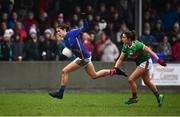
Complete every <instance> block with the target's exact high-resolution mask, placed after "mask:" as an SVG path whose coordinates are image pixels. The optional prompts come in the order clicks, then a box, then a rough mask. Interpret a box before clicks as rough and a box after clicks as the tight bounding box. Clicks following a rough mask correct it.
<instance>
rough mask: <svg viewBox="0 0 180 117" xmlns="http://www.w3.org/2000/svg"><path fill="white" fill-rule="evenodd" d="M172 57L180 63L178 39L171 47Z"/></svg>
mask: <svg viewBox="0 0 180 117" xmlns="http://www.w3.org/2000/svg"><path fill="white" fill-rule="evenodd" d="M172 57H173V59H174V60H175V61H176V62H180V39H178V40H176V41H175V42H174V43H173V45H172Z"/></svg>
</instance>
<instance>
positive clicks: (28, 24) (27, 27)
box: [22, 11, 39, 32]
mask: <svg viewBox="0 0 180 117" xmlns="http://www.w3.org/2000/svg"><path fill="white" fill-rule="evenodd" d="M22 22H23V24H24V26H25V30H26V32H28V31H29V30H30V28H31V26H32V25H33V24H35V25H36V26H37V27H38V26H39V24H38V21H37V20H36V19H35V17H34V13H33V12H32V11H31V12H29V14H28V18H26V19H23V20H22Z"/></svg>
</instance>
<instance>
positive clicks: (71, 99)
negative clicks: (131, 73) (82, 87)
mask: <svg viewBox="0 0 180 117" xmlns="http://www.w3.org/2000/svg"><path fill="white" fill-rule="evenodd" d="M129 97H130V93H92V92H90V93H85V92H66V93H65V96H64V99H63V100H59V99H54V98H51V97H50V96H49V95H48V93H45V92H36V93H0V115H8V116H10V115H25V116H34V115H37V116H40V115H47V116H55V115H59V116H61V115H63V116H71V115H73V116H95V115H96V116H131V115H134V116H139V115H144V116H170V115H174V116H180V100H179V99H180V94H175V93H174V94H171V93H167V94H165V99H164V103H163V106H162V107H161V108H159V107H158V106H157V102H156V99H155V97H154V95H153V94H152V93H139V102H138V103H136V104H133V105H125V104H124V101H125V100H126V99H127V98H129Z"/></svg>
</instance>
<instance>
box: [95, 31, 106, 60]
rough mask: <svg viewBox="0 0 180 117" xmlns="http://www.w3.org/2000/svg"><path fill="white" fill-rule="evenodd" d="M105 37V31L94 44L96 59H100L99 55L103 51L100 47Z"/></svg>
mask: <svg viewBox="0 0 180 117" xmlns="http://www.w3.org/2000/svg"><path fill="white" fill-rule="evenodd" d="M106 39H107V34H106V33H105V32H102V34H101V38H100V40H99V41H98V42H97V43H96V44H95V52H96V56H95V59H96V60H101V56H102V53H103V50H102V49H101V47H102V45H103V44H104V43H105V42H106Z"/></svg>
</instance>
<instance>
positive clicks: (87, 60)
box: [74, 57, 92, 66]
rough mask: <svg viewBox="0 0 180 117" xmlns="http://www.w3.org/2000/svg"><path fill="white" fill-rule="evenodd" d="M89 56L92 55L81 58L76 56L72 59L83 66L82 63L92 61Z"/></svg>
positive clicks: (85, 63)
mask: <svg viewBox="0 0 180 117" xmlns="http://www.w3.org/2000/svg"><path fill="white" fill-rule="evenodd" d="M91 58H92V57H89V58H85V59H81V58H79V57H77V58H75V59H74V62H75V63H77V64H78V65H80V66H84V65H87V64H88V63H89V62H92V61H91Z"/></svg>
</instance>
